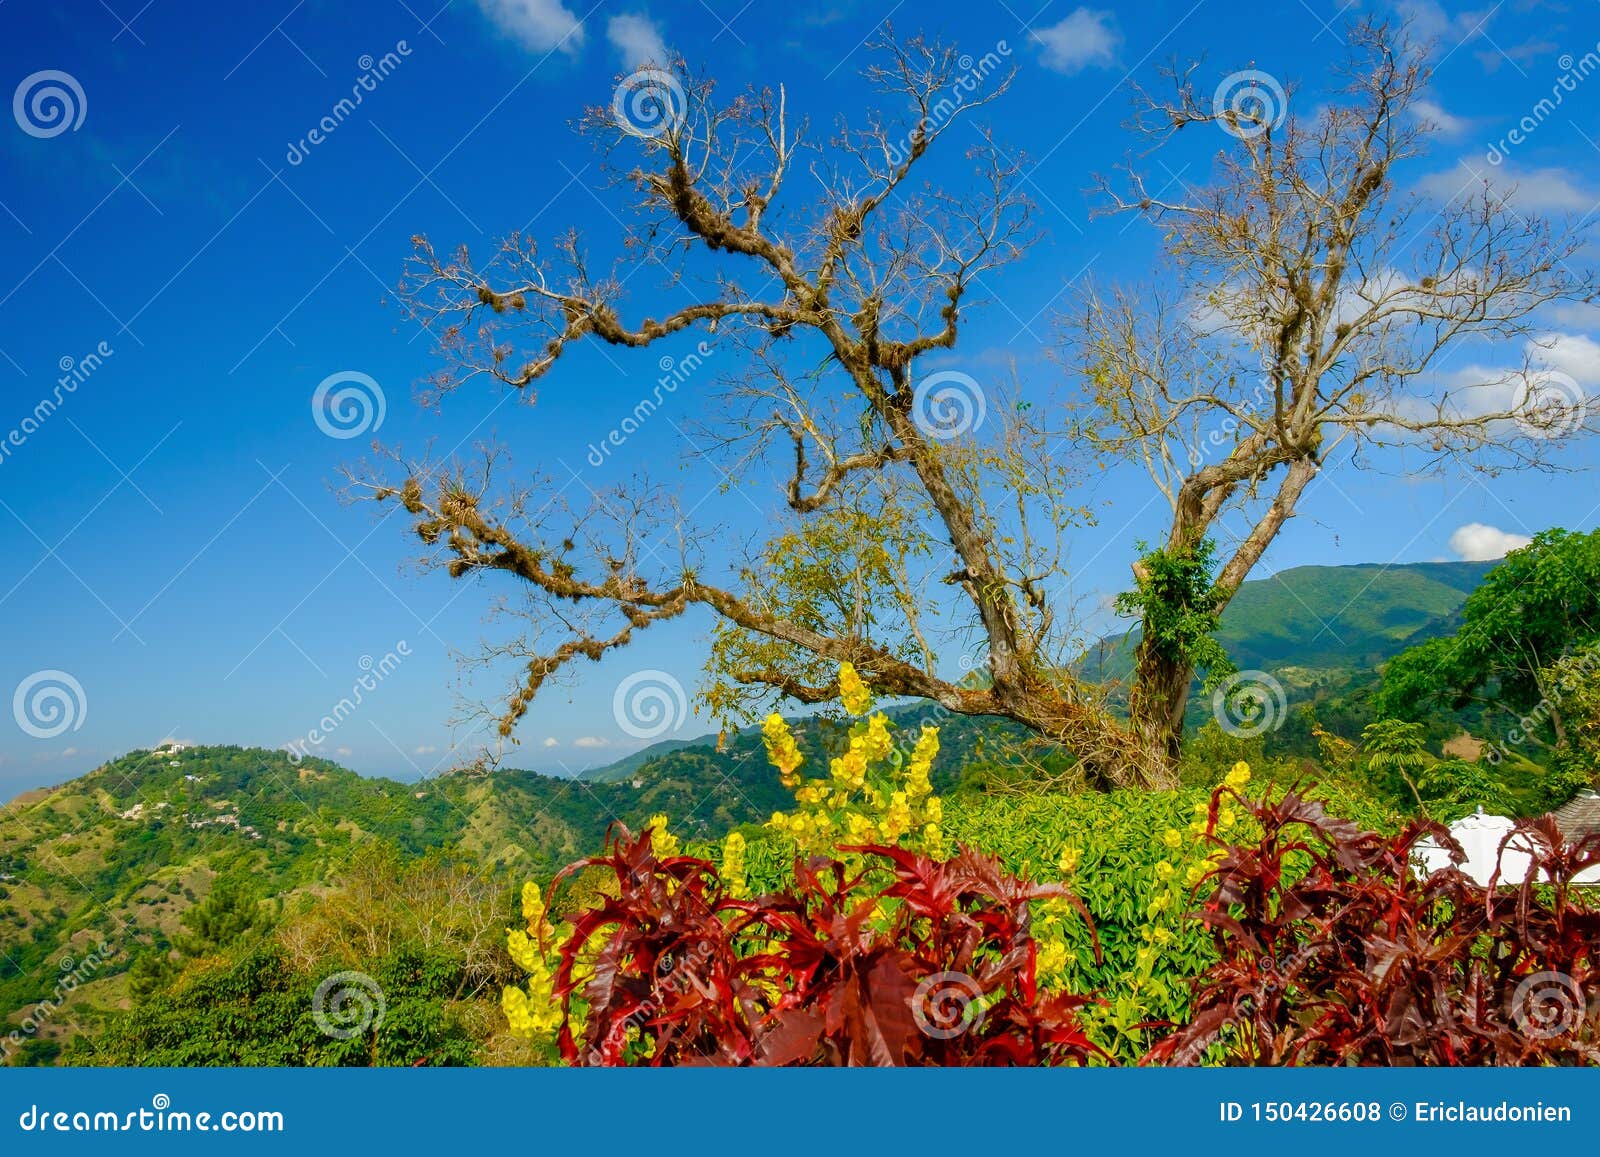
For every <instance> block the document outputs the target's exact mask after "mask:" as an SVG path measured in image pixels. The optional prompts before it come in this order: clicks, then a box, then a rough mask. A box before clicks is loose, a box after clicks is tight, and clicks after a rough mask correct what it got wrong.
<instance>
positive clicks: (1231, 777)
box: [1222, 759, 1250, 791]
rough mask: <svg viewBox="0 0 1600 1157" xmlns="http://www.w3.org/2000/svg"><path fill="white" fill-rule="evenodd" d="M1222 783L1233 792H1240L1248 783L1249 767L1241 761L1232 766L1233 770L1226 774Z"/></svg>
mask: <svg viewBox="0 0 1600 1157" xmlns="http://www.w3.org/2000/svg"><path fill="white" fill-rule="evenodd" d="M1222 782H1223V783H1225V784H1227V785H1228V786H1229V787H1230V788H1232V789H1233V790H1234V791H1242V790H1243V789H1244V785H1245V784H1247V783H1249V782H1250V765H1249V764H1248V763H1246V762H1244V760H1242V759H1241V760H1240V761H1239V762H1238V763H1236V764H1234V765H1233V770H1232V771H1230V772H1228V774H1227V776H1226V777H1225V778H1224V779H1223V781H1222Z"/></svg>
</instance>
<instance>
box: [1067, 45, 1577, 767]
mask: <svg viewBox="0 0 1600 1157" xmlns="http://www.w3.org/2000/svg"><path fill="white" fill-rule="evenodd" d="M1350 46H1351V55H1350V59H1349V63H1348V65H1347V66H1346V68H1345V70H1344V73H1343V82H1344V83H1343V86H1342V88H1341V90H1340V91H1339V92H1338V93H1337V94H1336V95H1335V97H1334V99H1333V100H1331V101H1330V102H1329V103H1326V104H1323V105H1320V106H1319V107H1317V108H1315V110H1314V111H1312V112H1310V113H1309V114H1308V115H1306V116H1304V117H1301V116H1297V115H1295V113H1294V112H1293V110H1292V109H1290V108H1286V107H1285V102H1286V101H1287V104H1289V105H1293V104H1294V103H1295V102H1294V101H1293V100H1288V99H1287V98H1286V95H1285V93H1284V92H1283V91H1282V89H1281V88H1277V87H1276V83H1275V82H1274V81H1272V80H1271V78H1269V77H1266V76H1265V74H1261V73H1249V74H1236V78H1230V79H1236V80H1237V81H1238V82H1239V86H1238V87H1235V88H1233V89H1232V90H1229V89H1227V88H1224V89H1219V90H1217V92H1216V93H1215V95H1214V96H1213V95H1211V94H1210V93H1206V94H1205V95H1202V94H1201V93H1200V92H1197V91H1196V89H1195V87H1194V84H1193V81H1192V77H1193V75H1194V71H1195V70H1194V69H1193V68H1190V69H1188V70H1186V71H1181V72H1180V71H1178V70H1176V69H1174V70H1172V71H1171V73H1170V76H1169V79H1170V80H1171V81H1172V82H1173V90H1174V91H1173V94H1172V95H1171V96H1170V97H1169V98H1166V99H1156V98H1154V97H1151V96H1149V95H1147V94H1143V93H1141V94H1140V101H1139V115H1138V117H1137V120H1136V127H1137V128H1138V129H1139V130H1140V131H1142V132H1144V133H1146V134H1149V135H1150V136H1152V137H1153V138H1154V139H1155V141H1156V143H1157V144H1158V145H1159V143H1160V142H1161V141H1162V140H1164V139H1165V138H1167V137H1169V136H1171V135H1173V134H1175V133H1177V132H1179V131H1180V130H1183V129H1185V128H1186V127H1187V126H1190V125H1208V126H1219V127H1220V128H1222V129H1224V130H1226V132H1227V134H1228V136H1227V137H1222V136H1221V135H1220V134H1219V139H1223V140H1231V143H1230V147H1229V148H1227V149H1226V151H1224V152H1223V153H1222V154H1221V155H1220V157H1219V159H1218V162H1217V165H1216V169H1215V172H1214V176H1213V178H1212V179H1211V180H1210V181H1209V183H1207V184H1206V185H1205V186H1204V187H1201V188H1186V189H1184V190H1182V191H1181V193H1180V194H1179V195H1177V196H1173V197H1169V196H1166V195H1164V193H1163V192H1162V191H1161V190H1157V191H1152V188H1151V186H1152V184H1154V183H1155V182H1154V181H1153V180H1152V179H1150V178H1147V176H1146V175H1145V174H1144V172H1143V171H1142V170H1141V168H1140V167H1139V166H1138V165H1137V164H1132V163H1130V165H1128V166H1127V167H1126V169H1125V171H1123V172H1122V173H1121V174H1120V175H1119V177H1118V178H1116V179H1105V180H1102V181H1101V190H1102V192H1103V194H1104V197H1105V205H1104V206H1103V209H1104V210H1105V211H1109V212H1118V213H1135V214H1139V215H1142V216H1143V217H1145V218H1146V219H1148V220H1149V221H1150V222H1151V223H1153V224H1154V225H1156V227H1157V228H1159V229H1160V231H1161V234H1162V238H1163V244H1164V247H1165V250H1166V253H1167V255H1168V258H1169V259H1170V263H1171V266H1172V269H1173V271H1174V272H1175V273H1176V277H1175V279H1174V282H1175V286H1176V288H1175V289H1169V290H1166V291H1163V290H1161V289H1151V288H1147V289H1144V290H1141V291H1139V292H1136V293H1135V292H1102V291H1099V290H1096V289H1093V288H1091V289H1089V290H1087V291H1086V292H1085V293H1084V295H1083V298H1082V301H1081V302H1080V304H1079V307H1078V308H1077V309H1076V311H1075V313H1074V315H1073V316H1071V317H1070V318H1068V319H1067V322H1068V333H1069V343H1068V344H1069V349H1070V351H1071V357H1072V358H1073V359H1074V360H1075V361H1076V363H1077V366H1078V368H1080V369H1081V370H1082V372H1083V375H1084V378H1085V381H1086V382H1087V383H1088V387H1089V393H1090V397H1089V399H1088V403H1087V404H1088V409H1089V413H1088V416H1087V418H1086V420H1085V421H1083V422H1082V423H1081V424H1080V426H1079V430H1080V432H1081V434H1082V435H1083V437H1084V439H1085V441H1086V442H1087V443H1088V444H1089V445H1091V446H1092V447H1093V448H1094V449H1095V450H1096V451H1097V452H1099V453H1101V454H1105V455H1110V456H1116V457H1122V458H1128V459H1132V460H1134V461H1137V462H1140V463H1142V464H1143V465H1144V466H1145V467H1146V468H1147V469H1148V470H1149V472H1150V474H1151V476H1152V477H1153V478H1154V480H1155V482H1156V484H1157V486H1158V487H1159V488H1160V489H1161V491H1162V493H1163V494H1164V495H1165V496H1166V498H1167V500H1168V502H1169V503H1170V505H1171V512H1172V513H1171V522H1170V526H1169V529H1168V532H1167V535H1166V538H1165V541H1164V542H1161V543H1160V544H1158V545H1157V548H1156V549H1155V550H1154V551H1153V552H1152V553H1150V554H1149V555H1147V556H1146V557H1145V558H1143V559H1141V560H1140V562H1139V563H1138V564H1137V565H1136V566H1135V580H1136V584H1137V585H1136V589H1135V591H1133V592H1132V593H1130V594H1129V595H1127V596H1124V599H1123V606H1124V607H1125V608H1126V609H1130V610H1132V611H1134V612H1136V613H1138V614H1139V616H1140V618H1141V628H1142V633H1141V637H1140V641H1139V643H1138V648H1137V652H1136V655H1135V671H1134V675H1133V682H1132V686H1131V690H1130V709H1131V714H1132V726H1133V729H1134V730H1135V731H1136V732H1138V733H1139V734H1140V735H1141V736H1142V737H1143V738H1144V739H1145V740H1146V741H1147V742H1148V743H1150V744H1152V745H1155V746H1158V747H1161V748H1164V749H1165V750H1166V751H1167V752H1168V753H1169V754H1170V755H1171V756H1172V757H1174V758H1175V757H1176V755H1177V751H1178V745H1179V741H1180V738H1181V735H1182V729H1183V717H1184V709H1185V705H1186V703H1187V700H1188V697H1189V693H1190V688H1191V685H1192V682H1193V680H1194V677H1195V671H1196V667H1197V666H1200V667H1210V668H1211V669H1212V670H1213V671H1214V672H1225V671H1226V670H1227V666H1226V660H1225V657H1224V656H1222V655H1221V652H1220V648H1218V647H1217V646H1216V644H1215V642H1214V640H1212V639H1211V635H1210V632H1211V630H1212V629H1214V628H1215V626H1216V625H1217V618H1218V616H1220V614H1221V613H1222V611H1223V610H1224V608H1226V607H1227V606H1228V604H1229V602H1230V601H1231V600H1232V599H1233V597H1234V595H1235V594H1236V593H1237V592H1238V590H1239V586H1240V584H1241V583H1243V582H1244V580H1245V579H1246V577H1248V575H1249V574H1250V572H1251V570H1252V569H1253V568H1254V567H1255V566H1256V564H1257V563H1258V562H1259V561H1260V560H1261V557H1262V555H1263V553H1264V552H1265V551H1266V549H1267V547H1268V546H1269V545H1270V544H1271V543H1272V541H1273V540H1274V539H1275V538H1276V537H1277V536H1278V534H1279V533H1280V532H1281V531H1282V529H1283V527H1284V525H1285V523H1286V522H1287V521H1288V520H1289V519H1290V518H1291V517H1293V516H1294V514H1295V512H1296V509H1297V507H1298V504H1299V503H1300V501H1301V498H1302V496H1303V495H1304V494H1305V492H1306V489H1307V487H1308V486H1309V485H1310V484H1311V482H1312V480H1313V479H1315V478H1316V477H1317V476H1318V475H1319V473H1321V472H1322V471H1323V470H1325V469H1327V468H1328V467H1329V466H1330V464H1331V463H1332V462H1333V459H1334V455H1335V452H1336V451H1337V450H1338V449H1339V448H1340V447H1341V446H1347V447H1348V449H1349V457H1350V458H1351V459H1356V460H1365V459H1367V458H1369V457H1370V455H1371V454H1372V452H1373V451H1375V450H1377V449H1380V448H1383V449H1388V450H1394V449H1396V448H1404V450H1405V451H1406V452H1407V453H1409V454H1410V455H1411V456H1412V464H1413V467H1414V468H1415V467H1418V466H1420V467H1422V468H1428V467H1436V466H1439V465H1441V464H1443V463H1445V462H1449V463H1454V464H1458V465H1465V466H1468V467H1472V468H1477V469H1484V470H1498V469H1502V468H1505V467H1508V466H1518V465H1547V464H1548V452H1549V450H1550V449H1551V448H1552V447H1554V446H1556V445H1558V444H1560V442H1561V441H1562V440H1563V439H1564V438H1566V437H1570V436H1572V435H1575V434H1577V433H1580V432H1582V431H1583V430H1584V429H1585V426H1586V424H1587V425H1589V426H1590V427H1592V421H1589V418H1591V417H1593V416H1587V415H1586V411H1585V406H1584V403H1583V398H1582V393H1581V390H1579V389H1577V388H1575V384H1574V383H1572V382H1571V380H1570V379H1563V378H1562V376H1561V375H1559V374H1554V373H1552V372H1550V371H1548V370H1546V369H1543V368H1541V366H1540V364H1539V358H1538V355H1539V353H1540V352H1541V351H1540V347H1539V340H1538V332H1539V331H1538V327H1537V322H1538V319H1539V316H1540V310H1541V308H1542V307H1544V306H1546V305H1549V304H1550V303H1552V302H1557V301H1568V300H1585V301H1586V300H1590V299H1591V298H1593V296H1594V282H1593V279H1592V276H1591V274H1590V273H1588V272H1582V273H1579V272H1578V271H1576V270H1575V268H1574V265H1575V264H1576V263H1577V262H1578V257H1579V250H1580V248H1581V246H1582V244H1583V238H1582V237H1580V236H1579V235H1578V233H1577V232H1576V231H1574V230H1571V229H1570V228H1566V227H1564V226H1560V225H1557V224H1554V223H1552V222H1550V221H1548V220H1544V219H1541V218H1538V217H1533V216H1528V215H1525V214H1523V213H1521V212H1519V210H1518V207H1517V205H1516V203H1515V200H1514V197H1512V196H1508V195H1507V194H1506V193H1504V192H1502V191H1497V190H1496V189H1495V188H1492V187H1490V186H1489V185H1488V184H1487V183H1479V184H1477V186H1476V188H1473V187H1472V186H1471V185H1470V184H1469V185H1468V186H1467V187H1464V188H1462V189H1461V190H1460V192H1459V194H1458V195H1457V196H1456V197H1454V198H1452V199H1450V200H1449V201H1448V202H1447V203H1445V204H1443V205H1436V204H1432V203H1430V202H1429V201H1428V200H1427V199H1425V198H1423V197H1421V196H1420V195H1418V194H1414V193H1413V194H1409V195H1407V194H1404V193H1403V192H1402V189H1401V185H1400V181H1401V179H1402V178H1403V176H1404V170H1403V166H1404V163H1405V162H1407V161H1409V160H1412V159H1413V158H1415V157H1417V156H1418V155H1419V153H1420V152H1421V150H1422V146H1423V143H1424V137H1425V135H1426V134H1427V133H1428V132H1429V131H1430V126H1429V125H1428V124H1427V123H1426V121H1425V120H1424V119H1423V118H1422V117H1421V116H1420V115H1419V114H1420V113H1421V111H1422V110H1421V108H1420V107H1419V105H1418V100H1419V98H1420V97H1421V95H1422V93H1423V90H1424V88H1425V86H1426V85H1427V83H1428V80H1429V69H1428V66H1427V63H1426V54H1425V51H1424V50H1423V49H1421V48H1419V47H1418V46H1416V45H1414V44H1412V43H1411V42H1409V41H1408V39H1407V37H1406V34H1405V32H1404V30H1403V29H1399V30H1396V29H1393V28H1390V27H1388V26H1385V25H1382V24H1377V23H1361V24H1358V25H1355V26H1354V27H1353V29H1352V32H1351V37H1350ZM1164 184H1165V185H1170V182H1164ZM1483 339H1493V340H1496V341H1510V340H1512V339H1526V346H1525V351H1526V352H1523V353H1522V357H1523V361H1522V364H1520V365H1519V366H1517V367H1515V368H1512V369H1509V370H1507V371H1505V372H1503V373H1495V374H1491V375H1488V376H1486V377H1484V378H1482V379H1481V380H1479V379H1473V380H1469V381H1464V382H1460V383H1458V384H1456V385H1455V386H1454V388H1450V389H1447V390H1446V389H1436V388H1431V379H1433V378H1435V377H1436V376H1437V375H1438V372H1439V370H1440V368H1441V362H1442V360H1443V359H1444V357H1445V356H1446V355H1447V354H1450V353H1452V352H1455V351H1459V350H1461V349H1463V347H1465V346H1467V345H1468V343H1470V342H1473V341H1477V340H1483ZM1419 456H1420V459H1421V460H1420V461H1419V460H1418V457H1419ZM1232 512H1238V513H1239V514H1240V515H1242V523H1243V526H1244V528H1245V529H1244V531H1243V533H1235V534H1233V535H1232V537H1231V538H1229V539H1228V540H1227V541H1226V542H1225V543H1224V542H1221V541H1216V540H1220V539H1222V538H1223V537H1224V536H1223V534H1222V528H1223V520H1224V516H1225V515H1228V514H1230V513H1232ZM1214 545H1215V546H1216V547H1217V548H1219V549H1220V555H1219V557H1218V559H1217V563H1216V565H1215V566H1213V565H1212V550H1213V546H1214Z"/></svg>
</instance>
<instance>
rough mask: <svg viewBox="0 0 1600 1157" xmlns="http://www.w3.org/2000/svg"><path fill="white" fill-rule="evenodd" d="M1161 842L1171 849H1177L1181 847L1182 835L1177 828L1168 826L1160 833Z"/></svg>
mask: <svg viewBox="0 0 1600 1157" xmlns="http://www.w3.org/2000/svg"><path fill="white" fill-rule="evenodd" d="M1161 842H1162V843H1164V844H1166V845H1167V847H1169V848H1171V849H1172V850H1173V851H1177V850H1178V849H1179V848H1181V847H1183V836H1182V834H1180V833H1179V831H1178V829H1177V828H1168V829H1167V830H1166V831H1164V832H1162V833H1161Z"/></svg>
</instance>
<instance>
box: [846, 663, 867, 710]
mask: <svg viewBox="0 0 1600 1157" xmlns="http://www.w3.org/2000/svg"><path fill="white" fill-rule="evenodd" d="M839 702H840V703H842V704H844V709H845V710H846V711H848V712H850V714H852V715H865V714H866V713H867V712H868V711H871V710H872V692H871V691H869V690H868V689H867V685H866V684H865V683H863V682H862V681H861V676H860V675H858V674H856V669H855V667H854V666H852V665H851V664H850V663H840V664H839Z"/></svg>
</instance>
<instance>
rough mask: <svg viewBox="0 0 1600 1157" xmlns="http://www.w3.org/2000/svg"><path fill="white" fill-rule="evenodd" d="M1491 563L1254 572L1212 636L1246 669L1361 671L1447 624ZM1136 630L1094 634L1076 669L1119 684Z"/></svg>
mask: <svg viewBox="0 0 1600 1157" xmlns="http://www.w3.org/2000/svg"><path fill="white" fill-rule="evenodd" d="M1498 565H1499V563H1498V561H1495V562H1415V563H1400V564H1380V563H1353V564H1351V565H1348V566H1297V567H1291V568H1290V569H1288V570H1282V571H1279V572H1278V573H1277V574H1274V575H1272V576H1270V577H1268V578H1264V579H1253V580H1251V581H1250V582H1247V583H1245V584H1244V585H1243V586H1241V587H1240V588H1239V593H1238V594H1237V595H1236V596H1235V597H1234V600H1233V602H1232V603H1231V604H1230V605H1229V606H1228V609H1227V610H1226V611H1224V612H1223V615H1222V629H1221V630H1219V631H1218V632H1217V639H1218V640H1219V641H1220V642H1221V643H1222V645H1223V647H1224V648H1225V649H1226V650H1227V652H1228V656H1229V657H1230V658H1231V659H1232V660H1233V661H1234V663H1235V665H1237V666H1238V667H1239V668H1241V669H1244V670H1252V669H1259V670H1265V671H1275V670H1278V669H1281V668H1284V667H1291V666H1292V667H1297V668H1319V669H1333V670H1366V669H1371V668H1373V667H1375V666H1377V665H1378V664H1380V663H1383V662H1385V661H1387V660H1389V659H1391V658H1393V657H1394V656H1395V655H1397V654H1399V653H1400V652H1401V651H1403V650H1405V649H1406V648H1407V647H1410V646H1413V645H1415V644H1416V643H1419V642H1421V641H1422V640H1424V639H1426V638H1429V637H1431V636H1432V635H1435V634H1439V633H1442V632H1444V631H1446V630H1448V629H1449V627H1450V624H1451V623H1452V621H1453V620H1454V618H1455V616H1456V615H1457V613H1458V612H1459V611H1460V610H1461V606H1462V604H1463V603H1465V602H1466V599H1467V596H1468V595H1469V594H1471V593H1472V592H1473V590H1475V589H1476V588H1477V586H1478V584H1479V583H1481V582H1482V581H1483V577H1484V576H1485V575H1486V574H1488V573H1489V571H1491V570H1493V569H1494V568H1495V567H1496V566H1498ZM1138 642H1139V632H1138V629H1137V628H1134V629H1132V630H1129V631H1125V632H1122V633H1120V634H1116V635H1108V636H1106V637H1105V638H1103V639H1101V640H1100V642H1099V643H1097V644H1096V645H1095V646H1094V647H1093V648H1092V649H1091V650H1090V652H1089V653H1088V654H1087V655H1086V656H1085V659H1084V667H1083V675H1084V677H1085V678H1087V679H1090V680H1092V681H1095V682H1106V681H1109V680H1115V681H1119V682H1122V681H1126V680H1127V678H1128V676H1129V674H1130V673H1131V672H1132V669H1133V651H1134V648H1135V647H1136V646H1137V645H1138Z"/></svg>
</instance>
